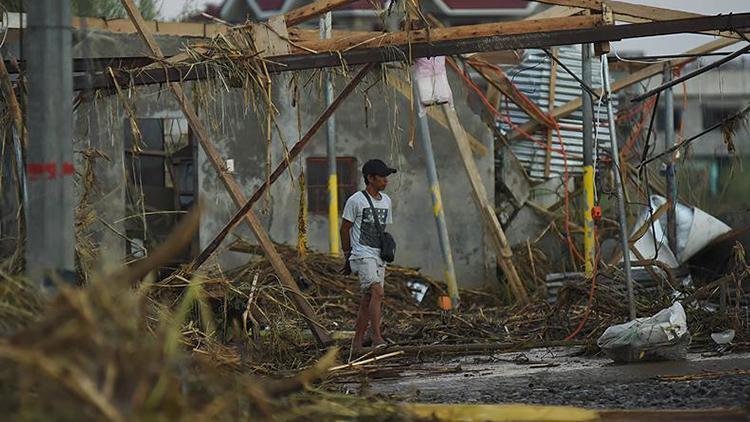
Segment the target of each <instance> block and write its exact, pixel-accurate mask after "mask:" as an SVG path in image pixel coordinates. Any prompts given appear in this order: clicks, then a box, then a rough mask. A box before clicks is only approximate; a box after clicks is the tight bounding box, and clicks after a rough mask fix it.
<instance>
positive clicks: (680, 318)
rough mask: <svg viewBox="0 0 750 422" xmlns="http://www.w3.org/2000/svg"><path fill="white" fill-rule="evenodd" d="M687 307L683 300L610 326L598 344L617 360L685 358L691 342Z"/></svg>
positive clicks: (605, 352) (610, 356)
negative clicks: (682, 303) (650, 314)
mask: <svg viewBox="0 0 750 422" xmlns="http://www.w3.org/2000/svg"><path fill="white" fill-rule="evenodd" d="M690 340H691V337H690V333H689V332H688V329H687V318H686V316H685V310H684V309H683V308H682V305H681V304H680V302H675V303H674V305H672V306H670V307H669V308H666V309H662V310H661V311H659V312H658V313H657V314H656V315H654V316H652V317H648V318H638V319H636V320H633V321H630V322H628V323H625V324H620V325H613V326H611V327H609V328H607V330H606V331H604V334H602V336H601V337H599V340H597V342H596V343H597V344H598V345H599V347H600V348H601V349H602V351H604V354H606V355H607V356H608V357H609V358H610V359H612V360H614V361H615V362H637V361H644V360H682V359H685V358H686V357H687V349H688V346H689V345H690Z"/></svg>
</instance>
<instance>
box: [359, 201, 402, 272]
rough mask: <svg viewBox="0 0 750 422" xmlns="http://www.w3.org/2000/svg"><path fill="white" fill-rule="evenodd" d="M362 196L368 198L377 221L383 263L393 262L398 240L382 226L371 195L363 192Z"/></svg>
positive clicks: (374, 218)
mask: <svg viewBox="0 0 750 422" xmlns="http://www.w3.org/2000/svg"><path fill="white" fill-rule="evenodd" d="M362 194H363V195H364V196H365V198H367V202H369V203H370V210H372V218H373V220H375V227H377V228H378V233H380V257H381V258H383V261H385V262H393V260H394V259H395V258H396V240H395V239H393V236H391V234H390V233H388V232H386V231H385V229H384V228H383V226H381V225H380V219H379V218H378V213H377V211H375V206H374V205H373V204H372V199H370V194H368V193H367V191H366V190H363V191H362Z"/></svg>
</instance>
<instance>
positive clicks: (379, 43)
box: [300, 15, 604, 52]
mask: <svg viewBox="0 0 750 422" xmlns="http://www.w3.org/2000/svg"><path fill="white" fill-rule="evenodd" d="M603 23H604V20H603V18H602V17H601V16H596V15H589V16H572V17H567V18H550V19H537V20H529V21H515V22H500V23H485V24H478V25H463V26H453V27H448V28H434V29H421V30H413V31H401V32H383V33H382V34H380V35H379V36H375V37H373V36H371V35H370V34H369V33H366V34H362V35H353V36H351V37H347V38H346V39H343V40H342V39H336V38H330V39H324V40H315V41H309V42H304V43H301V44H300V47H302V48H305V49H308V50H312V51H318V52H325V51H328V52H333V51H336V52H339V51H347V50H351V49H353V48H357V49H367V48H379V47H383V46H389V47H396V46H408V45H410V44H411V45H412V46H413V45H414V44H423V43H427V44H436V43H440V42H446V41H450V42H456V41H461V40H469V39H477V38H484V37H490V36H496V35H504V36H508V35H519V34H529V33H539V32H553V31H571V30H577V29H583V28H593V27H597V26H601V25H602V24H603Z"/></svg>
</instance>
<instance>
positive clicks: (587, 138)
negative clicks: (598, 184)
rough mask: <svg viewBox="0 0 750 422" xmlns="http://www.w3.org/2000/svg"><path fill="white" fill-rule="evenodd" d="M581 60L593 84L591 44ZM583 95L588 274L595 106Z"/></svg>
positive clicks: (590, 267) (589, 269) (589, 270)
mask: <svg viewBox="0 0 750 422" xmlns="http://www.w3.org/2000/svg"><path fill="white" fill-rule="evenodd" d="M581 47H582V52H581V61H582V63H581V64H582V66H583V78H582V79H583V83H584V84H585V85H586V86H591V79H592V78H591V56H592V53H591V44H583V45H582V46H581ZM581 95H582V96H583V222H584V224H583V250H584V256H583V257H584V260H585V261H584V262H585V270H586V276H587V277H588V276H592V275H593V274H594V261H595V260H596V242H595V239H594V230H595V228H594V219H593V217H592V215H591V212H592V210H593V208H594V205H595V204H594V126H593V120H594V108H593V100H592V98H591V95H590V94H589V93H588V92H586V90H585V89H584V87H581Z"/></svg>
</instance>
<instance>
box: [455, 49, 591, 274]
mask: <svg viewBox="0 0 750 422" xmlns="http://www.w3.org/2000/svg"><path fill="white" fill-rule="evenodd" d="M447 62H448V64H449V66H450V68H451V69H452V70H453V71H455V72H456V73H457V74H458V75H459V76H460V77H461V79H462V80H463V81H464V83H465V84H466V85H467V86H469V88H470V89H472V90H473V91H474V92H475V93H476V94H477V95H478V96H479V98H480V99H481V100H482V102H483V103H484V104H485V105H486V106H487V107H488V108H489V109H490V110H491V111H492V112H493V114H494V115H495V117H498V118H500V119H501V120H502V121H503V122H505V123H506V124H507V125H508V126H509V127H510V128H511V129H513V130H517V131H518V132H519V133H521V134H522V135H523V136H524V137H526V138H527V139H528V140H530V141H532V142H534V143H535V144H537V145H540V146H542V147H543V148H545V150H548V151H556V152H560V153H561V155H562V156H563V186H564V188H563V191H564V193H565V195H564V201H565V210H564V212H563V217H564V227H565V237H566V241H567V244H568V250H569V252H570V253H571V255H572V256H574V257H576V258H578V259H579V261H582V260H583V256H582V255H581V253H580V252H579V251H578V249H577V248H576V247H575V244H574V243H573V240H572V236H571V235H570V197H569V192H568V180H569V173H568V154H567V151H566V150H565V143H564V142H563V139H562V135H561V133H560V125H559V124H557V122H556V121H555V122H554V123H555V127H554V130H555V133H556V134H557V139H558V142H559V143H560V149H559V150H554V149H551V148H550V147H549V146H548V145H547V144H546V143H542V142H539V141H538V140H536V139H534V138H533V137H532V136H531V135H529V134H528V133H526V132H525V131H524V130H522V129H521V128H520V127H519V126H517V125H516V124H515V123H513V120H512V119H511V118H510V117H509V116H507V115H505V114H502V113H500V112H499V111H498V110H497V109H496V108H495V107H494V106H492V105H491V104H490V103H489V100H488V99H487V98H486V97H485V95H484V94H483V93H482V91H481V89H479V87H478V86H477V85H476V84H475V83H474V81H472V80H471V78H470V77H469V75H468V74H466V72H465V71H462V70H461V69H460V68H458V66H457V65H456V64H455V63H454V62H453V61H452V60H448V61H447ZM538 65H539V63H538V64H537V65H536V66H538ZM536 66H534V67H536Z"/></svg>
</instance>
